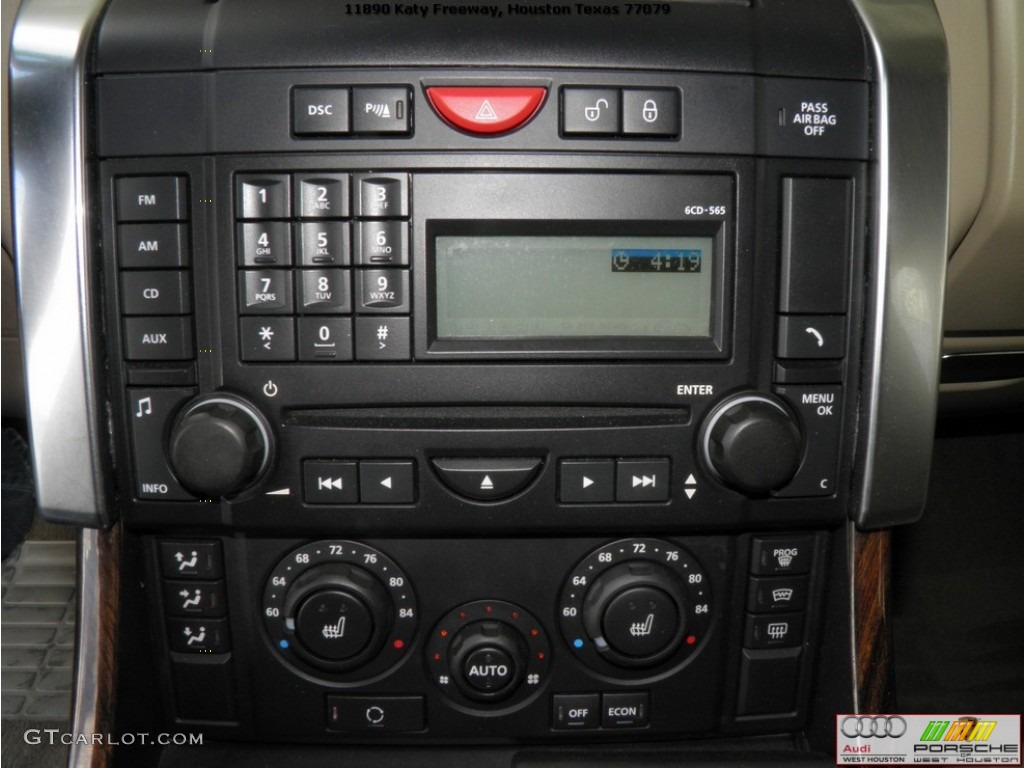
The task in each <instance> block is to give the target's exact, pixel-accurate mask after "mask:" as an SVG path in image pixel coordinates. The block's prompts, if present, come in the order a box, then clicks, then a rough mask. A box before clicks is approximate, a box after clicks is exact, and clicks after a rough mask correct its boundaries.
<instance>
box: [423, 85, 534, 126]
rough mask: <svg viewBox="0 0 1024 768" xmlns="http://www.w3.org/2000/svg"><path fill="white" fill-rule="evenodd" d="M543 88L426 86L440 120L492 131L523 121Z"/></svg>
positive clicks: (525, 121) (528, 115)
mask: <svg viewBox="0 0 1024 768" xmlns="http://www.w3.org/2000/svg"><path fill="white" fill-rule="evenodd" d="M545 94H547V89H546V88H476V87H434V88H427V98H429V99H430V103H431V105H432V106H433V107H434V109H435V110H436V111H437V114H439V115H440V116H441V117H442V118H443V119H444V120H446V121H447V122H449V123H451V124H452V125H454V126H455V127H456V128H461V129H462V130H464V131H468V132H469V133H477V134H484V135H488V134H496V133H505V132H506V131H511V130H512V129H513V128H518V127H519V126H521V125H524V124H525V123H527V122H528V121H529V120H530V118H532V117H533V116H534V115H535V114H536V113H537V110H538V109H540V105H541V103H542V102H543V101H544V96H545Z"/></svg>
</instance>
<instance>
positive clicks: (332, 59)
mask: <svg viewBox="0 0 1024 768" xmlns="http://www.w3.org/2000/svg"><path fill="white" fill-rule="evenodd" d="M798 5H799V4H798ZM826 6H827V7H826ZM531 7H532V6H531ZM596 7H597V6H595V8H596ZM374 8H376V10H374ZM381 8H387V9H390V10H389V11H388V13H387V14H385V12H384V11H383V10H381ZM445 8H449V6H436V7H434V9H433V10H430V11H428V17H427V18H422V19H420V20H419V21H418V22H414V21H411V20H407V19H404V18H401V19H400V18H397V17H396V16H392V15H391V13H392V11H393V10H394V5H393V4H384V5H381V6H380V8H377V7H376V6H373V7H372V8H371V7H370V6H363V5H358V6H357V5H348V6H346V5H344V4H327V3H315V2H309V3H296V4H289V5H288V10H287V14H285V13H284V7H283V6H280V7H279V6H277V5H275V4H273V3H270V2H252V3H247V4H246V7H245V8H244V9H243V8H242V7H241V4H239V3H231V2H221V3H219V4H217V3H214V4H207V5H203V6H199V5H197V6H195V7H194V8H193V7H189V8H186V9H178V10H176V11H175V14H176V15H175V16H174V17H171V16H167V17H166V18H165V17H164V14H166V13H168V11H165V10H159V9H153V8H151V7H150V5H149V4H143V3H138V2H133V0H116V1H115V2H113V3H111V4H110V6H109V7H108V9H107V10H106V12H105V15H104V16H103V17H102V19H100V20H99V21H98V23H97V27H96V34H95V37H94V42H93V58H92V64H91V70H90V72H89V74H88V99H89V104H90V112H89V117H88V121H89V122H88V126H87V133H88V136H89V147H90V149H89V152H90V158H91V162H90V165H89V168H90V175H89V179H88V183H87V190H88V196H89V200H90V201H91V204H92V207H91V215H92V219H91V221H92V231H91V233H90V239H91V245H92V253H93V254H94V261H93V262H92V263H93V267H94V269H93V270H92V271H91V273H90V275H89V279H90V280H91V282H92V286H93V296H94V298H95V303H94V304H93V305H92V306H93V309H94V310H95V319H96V323H97V328H102V332H101V340H100V341H98V342H97V343H98V345H99V346H100V347H101V348H102V355H103V360H104V361H105V365H104V369H103V376H102V380H103V387H102V397H103V398H104V400H105V401H106V403H107V404H108V407H109V424H110V435H109V449H110V451H111V457H112V461H113V466H114V469H113V472H112V475H111V485H110V494H111V498H112V499H113V502H112V503H113V505H114V506H115V507H116V511H117V515H118V516H119V517H120V520H121V524H122V527H123V536H124V542H123V563H122V598H121V599H122V609H121V613H122V619H121V621H122V634H121V641H120V643H121V647H122V648H129V647H130V650H126V651H125V656H124V658H123V661H122V664H123V665H124V666H123V669H122V673H121V674H122V680H124V679H125V675H126V674H132V673H134V674H138V675H142V676H145V677H146V678H147V679H151V680H153V681H154V686H155V687H154V690H153V691H150V692H148V694H147V695H148V699H147V700H144V698H140V697H142V696H143V694H142V693H140V692H138V691H134V692H133V691H131V690H128V688H127V686H126V685H124V684H123V685H122V686H121V687H122V691H121V696H120V704H119V716H120V717H121V718H123V722H141V721H145V720H146V719H147V718H148V720H149V721H150V722H152V723H156V724H158V725H161V726H162V727H164V728H165V729H167V730H174V729H179V730H192V731H202V732H204V733H205V734H208V735H209V736H210V737H211V738H214V739H217V740H226V741H240V742H253V741H265V742H281V743H289V744H331V745H339V744H367V743H389V744H395V743H398V744H410V745H428V744H446V745H459V744H503V743H509V742H514V743H523V744H536V745H561V744H588V743H606V742H621V741H629V742H641V741H647V740H651V741H658V740H662V741H664V740H679V739H685V738H689V737H705V738H706V737H720V738H726V737H734V736H757V735H764V734H790V735H793V734H800V733H805V732H810V731H812V730H813V729H815V728H819V727H822V728H824V729H826V730H827V728H828V718H827V716H822V715H821V714H820V712H819V713H816V711H815V706H814V702H821V701H831V702H835V703H836V705H837V706H845V707H847V708H852V707H853V702H852V701H851V700H850V696H851V693H850V691H851V689H852V686H853V682H852V680H851V679H850V674H851V672H850V669H849V667H848V659H849V656H850V654H851V649H850V645H849V643H850V639H849V638H850V633H851V630H850V621H851V619H850V615H849V591H850V588H851V587H850V583H849V580H848V578H849V577H848V572H847V564H846V558H847V556H848V549H849V546H850V538H849V537H850V531H849V520H850V517H851V516H854V517H856V516H857V514H858V510H859V507H858V505H859V504H860V500H861V498H862V495H863V491H862V490H858V489H859V488H860V485H859V484H860V483H861V480H862V472H861V470H860V469H858V467H860V466H862V464H863V462H864V461H865V459H864V456H865V453H864V452H865V447H864V445H865V443H864V440H865V434H866V433H869V432H870V424H869V423H868V422H866V421H865V419H866V414H868V413H871V412H872V411H871V403H872V398H873V397H874V395H873V390H872V388H871V387H872V386H873V385H872V383H871V382H872V376H874V375H875V374H876V363H877V360H876V358H875V355H876V353H877V349H876V347H877V345H878V341H877V339H876V338H874V337H873V336H872V335H871V334H869V333H868V329H870V328H872V327H874V325H873V324H874V323H875V322H876V319H877V313H878V306H877V303H878V301H879V297H878V294H877V293H876V291H875V287H876V285H877V284H878V282H879V280H880V278H879V275H878V274H877V273H876V272H875V271H874V270H875V269H876V268H877V265H875V264H874V262H873V260H872V257H871V248H872V244H873V243H874V242H875V240H876V237H877V229H878V227H879V221H878V220H877V219H876V218H875V217H874V216H873V215H872V214H871V212H870V210H871V209H870V203H871V199H872V195H873V193H872V191H871V190H872V185H873V184H876V183H877V181H878V179H877V176H876V174H877V170H876V169H875V166H874V164H873V163H874V161H875V159H876V157H875V153H876V152H877V151H878V148H877V146H876V145H874V144H873V142H872V139H871V136H872V125H873V123H872V120H873V119H874V118H873V112H872V85H871V79H872V72H873V69H872V66H873V65H872V64H871V62H870V61H869V60H868V58H867V55H868V53H867V51H868V48H867V42H866V37H865V33H864V32H863V31H862V28H861V25H860V22H859V20H858V17H857V15H856V13H855V12H854V10H853V9H852V8H851V7H850V6H848V5H847V3H845V2H841V1H839V0H837V1H836V2H829V3H823V2H817V3H810V4H803V5H800V6H799V8H796V7H794V8H792V9H790V8H788V7H782V6H779V5H777V4H764V7H757V8H754V7H748V6H747V5H746V4H744V3H723V4H714V3H709V4H679V3H671V4H664V5H658V6H650V7H646V6H644V7H643V8H647V10H642V7H641V6H637V7H636V9H634V10H631V11H630V14H631V15H629V16H624V17H621V18H620V19H619V20H618V22H616V23H612V22H610V21H609V20H607V19H600V18H596V17H595V16H594V15H593V14H590V13H583V11H582V10H580V11H579V12H573V13H572V14H571V18H555V17H545V18H543V19H541V18H540V17H537V16H534V15H533V14H534V13H536V12H539V11H529V9H525V10H524V9H523V6H518V5H517V6H516V8H519V9H520V10H513V9H512V8H511V7H510V8H508V9H504V10H503V11H502V12H501V15H502V17H503V18H502V19H497V18H496V19H494V20H493V23H491V24H485V23H483V22H482V21H481V20H472V22H464V24H465V26H464V27H463V29H464V36H463V37H459V36H457V35H455V30H456V28H457V26H458V25H456V24H455V23H454V22H453V21H452V20H451V19H449V18H447V16H446V14H448V13H449V11H446V10H444V9H445ZM450 8H452V9H455V10H451V14H455V13H459V14H465V13H468V11H467V10H466V8H467V6H465V5H464V4H455V5H452V6H450ZM460 8H461V9H462V10H458V9H460ZM605 8H614V9H616V12H617V13H622V14H625V13H626V11H627V7H626V5H621V6H620V5H608V6H605ZM630 8H632V6H630ZM353 9H355V11H353ZM438 9H440V10H438ZM658 9H661V10H658ZM549 10H550V7H549ZM570 11H571V8H570ZM634 14H637V15H634ZM460 18H461V17H460ZM314 22H315V23H314ZM616 24H617V26H616ZM527 28H529V29H530V30H532V31H533V36H532V37H531V36H524V35H523V34H520V33H522V32H523V31H524V30H526V29H527ZM139 30H146V31H145V32H140V31H139ZM781 30H786V31H785V33H783V32H781ZM172 31H173V34H171V32H172ZM627 33H628V34H627ZM630 35H633V36H635V37H637V38H638V39H642V40H643V41H644V45H643V46H639V47H636V46H633V45H632V44H631V43H630V42H629V40H630V39H631V38H630V37H629V36H630ZM186 39H187V40H193V39H194V41H195V45H194V46H192V47H194V48H195V50H191V49H189V50H188V51H186V50H184V48H185V47H186V46H185V45H184V44H183V43H181V42H180V41H181V40H186ZM555 40H557V41H558V45H557V46H555V45H553V43H554V41H555ZM189 45H192V43H191V42H190V43H189ZM826 51H827V55H826ZM142 638H145V640H144V641H142V640H141V639H142ZM140 642H141V646H142V647H140V646H139V644H140ZM153 694H156V695H155V696H154V695H153Z"/></svg>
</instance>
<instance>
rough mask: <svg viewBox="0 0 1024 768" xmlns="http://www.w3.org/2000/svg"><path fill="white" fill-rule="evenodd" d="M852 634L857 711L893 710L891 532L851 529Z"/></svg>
mask: <svg viewBox="0 0 1024 768" xmlns="http://www.w3.org/2000/svg"><path fill="white" fill-rule="evenodd" d="M853 559H854V563H853V590H854V598H853V600H854V602H853V611H854V622H855V628H854V637H855V640H856V657H855V667H854V674H855V676H856V686H857V702H858V707H857V709H858V711H860V712H867V713H872V712H892V711H893V709H894V706H895V694H894V690H893V674H892V664H893V655H892V625H891V623H890V618H889V601H890V595H891V586H890V575H891V566H892V563H891V559H892V536H891V534H890V532H889V531H878V532H874V533H862V532H856V533H854V541H853Z"/></svg>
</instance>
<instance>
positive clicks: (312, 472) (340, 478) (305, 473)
mask: <svg viewBox="0 0 1024 768" xmlns="http://www.w3.org/2000/svg"><path fill="white" fill-rule="evenodd" d="M302 488H303V497H304V498H305V500H306V503H307V504H355V503H356V502H358V501H359V476H358V470H357V466H356V462H354V461H305V462H303V463H302Z"/></svg>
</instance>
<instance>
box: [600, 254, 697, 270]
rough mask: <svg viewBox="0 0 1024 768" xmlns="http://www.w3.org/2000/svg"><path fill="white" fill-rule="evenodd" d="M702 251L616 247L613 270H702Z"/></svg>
mask: <svg viewBox="0 0 1024 768" xmlns="http://www.w3.org/2000/svg"><path fill="white" fill-rule="evenodd" d="M701 255H702V251H700V250H697V249H689V248H687V249H677V248H616V249H613V250H612V272H684V273H695V272H700V264H701Z"/></svg>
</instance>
